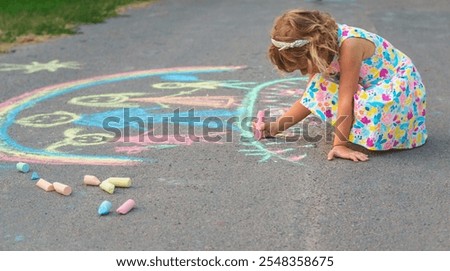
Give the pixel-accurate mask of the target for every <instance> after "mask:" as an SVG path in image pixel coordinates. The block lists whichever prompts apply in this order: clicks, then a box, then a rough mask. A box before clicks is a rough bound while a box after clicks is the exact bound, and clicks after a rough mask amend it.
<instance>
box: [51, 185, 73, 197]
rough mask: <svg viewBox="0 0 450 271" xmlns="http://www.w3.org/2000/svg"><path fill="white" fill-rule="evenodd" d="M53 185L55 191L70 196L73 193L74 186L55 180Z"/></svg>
mask: <svg viewBox="0 0 450 271" xmlns="http://www.w3.org/2000/svg"><path fill="white" fill-rule="evenodd" d="M53 187H54V188H55V191H56V192H58V193H59V194H61V195H64V196H68V195H70V194H72V188H71V187H70V186H68V185H65V184H62V183H59V182H54V183H53Z"/></svg>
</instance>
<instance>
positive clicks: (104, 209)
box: [98, 200, 112, 215]
mask: <svg viewBox="0 0 450 271" xmlns="http://www.w3.org/2000/svg"><path fill="white" fill-rule="evenodd" d="M111 207H112V203H111V202H109V201H107V200H105V201H103V202H102V203H101V204H100V206H99V207H98V214H99V215H107V214H109V211H110V210H111Z"/></svg>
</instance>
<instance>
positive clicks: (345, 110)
mask: <svg viewBox="0 0 450 271" xmlns="http://www.w3.org/2000/svg"><path fill="white" fill-rule="evenodd" d="M364 42H365V40H363V39H358V38H355V39H352V38H350V39H347V40H346V41H344V42H343V44H342V46H341V49H340V52H339V53H340V57H339V65H340V68H341V75H340V81H339V96H338V112H337V113H338V115H337V121H336V124H335V131H334V134H335V137H334V142H333V149H332V150H331V151H330V152H329V153H328V159H329V160H332V159H333V158H334V157H340V158H345V159H350V160H353V161H366V160H367V159H368V158H367V155H365V154H363V153H361V152H357V151H353V150H351V149H349V148H348V147H347V146H346V144H347V141H348V137H349V135H350V130H351V128H352V125H353V117H354V116H353V96H354V94H355V92H356V91H357V90H358V82H359V71H360V69H361V63H362V60H363V59H364V57H365V56H366V53H365V52H366V46H365V45H366V44H365V43H364Z"/></svg>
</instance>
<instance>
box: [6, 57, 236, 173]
mask: <svg viewBox="0 0 450 271" xmlns="http://www.w3.org/2000/svg"><path fill="white" fill-rule="evenodd" d="M242 68H244V66H203V67H182V68H168V69H152V70H143V71H134V72H127V73H119V74H113V75H105V76H98V77H92V78H88V79H83V80H78V81H72V82H66V83H62V84H58V85H53V86H47V87H43V88H39V89H36V90H32V91H30V92H27V93H24V94H22V95H20V96H17V97H14V98H11V99H9V100H7V101H4V102H2V103H0V138H1V141H0V160H2V161H11V162H17V161H22V162H28V163H40V164H77V165H78V164H82V165H134V164H138V163H141V162H144V161H147V160H144V159H141V158H136V157H129V156H97V155H84V154H67V153H61V152H50V151H46V150H41V149H35V148H31V147H26V146H23V145H21V144H19V143H18V142H16V141H15V140H14V139H13V138H12V137H11V136H10V135H9V133H8V130H9V128H10V127H11V126H12V125H13V124H14V122H15V120H16V117H17V116H18V115H19V113H20V112H22V111H24V110H26V109H29V108H31V107H33V106H35V105H37V104H38V103H40V102H44V101H46V100H49V99H52V98H55V97H58V96H61V95H65V94H68V93H71V92H75V91H77V90H81V89H85V88H89V87H95V86H98V85H104V84H110V83H116V82H121V81H127V80H135V79H141V78H148V77H152V76H167V75H169V76H173V75H175V76H176V75H189V74H196V73H216V72H229V71H235V70H239V69H242Z"/></svg>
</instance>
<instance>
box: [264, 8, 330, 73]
mask: <svg viewBox="0 0 450 271" xmlns="http://www.w3.org/2000/svg"><path fill="white" fill-rule="evenodd" d="M337 30H338V26H337V24H336V21H335V20H334V19H333V17H331V15H330V14H329V13H326V12H322V11H317V10H312V11H307V10H301V9H294V10H290V11H287V12H286V13H284V14H283V15H281V16H279V17H277V18H276V19H275V21H274V24H273V28H272V32H271V36H272V39H274V40H277V41H282V42H293V41H295V40H298V39H304V40H308V41H309V43H308V44H306V45H304V46H302V47H296V48H290V49H284V50H279V48H278V47H275V46H274V45H273V44H271V46H270V47H269V52H268V55H269V59H270V61H271V62H272V63H273V64H274V65H276V66H277V68H278V69H279V70H281V71H284V72H288V73H290V72H293V71H295V70H300V72H301V73H302V74H312V73H317V72H320V73H323V74H328V72H327V68H328V66H329V65H330V63H331V61H332V60H333V57H334V56H335V55H336V54H337V52H338V40H337Z"/></svg>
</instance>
